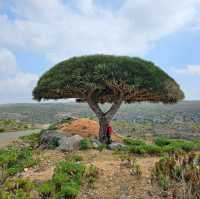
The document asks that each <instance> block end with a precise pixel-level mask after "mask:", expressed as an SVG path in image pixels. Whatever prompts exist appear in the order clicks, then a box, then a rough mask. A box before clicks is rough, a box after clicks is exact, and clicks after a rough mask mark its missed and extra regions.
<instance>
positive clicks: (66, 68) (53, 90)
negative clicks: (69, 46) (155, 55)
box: [33, 55, 184, 142]
mask: <svg viewBox="0 0 200 199" xmlns="http://www.w3.org/2000/svg"><path fill="white" fill-rule="evenodd" d="M33 97H34V99H36V100H38V101H40V100H41V99H68V98H75V99H76V101H77V102H87V103H88V105H89V107H90V108H91V109H92V110H93V111H94V113H95V114H96V116H97V118H98V119H99V124H100V129H99V138H100V141H101V142H106V136H105V132H106V128H107V126H108V124H109V122H110V121H111V120H112V118H113V116H114V115H115V114H116V112H117V110H118V109H119V107H120V105H121V104H122V103H123V102H124V103H134V102H142V101H148V102H163V103H176V102H177V101H179V100H181V99H183V98H184V94H183V92H182V91H181V89H180V87H179V85H178V84H177V83H176V82H175V81H174V80H173V79H172V78H171V77H170V76H168V75H167V74H166V73H165V72H164V71H162V70H161V69H160V68H159V67H157V66H155V65H154V64H153V63H152V62H150V61H145V60H143V59H140V58H133V57H126V56H111V55H91V56H81V57H74V58H71V59H68V60H65V61H63V62H60V63H58V64H57V65H55V66H54V67H53V68H51V69H50V70H49V71H47V72H46V73H45V74H44V75H43V76H42V77H41V78H40V80H39V81H38V83H37V86H36V87H35V89H34V90H33ZM100 103H112V106H111V108H110V109H109V110H108V111H106V112H103V111H102V110H101V108H100V107H99V104H100Z"/></svg>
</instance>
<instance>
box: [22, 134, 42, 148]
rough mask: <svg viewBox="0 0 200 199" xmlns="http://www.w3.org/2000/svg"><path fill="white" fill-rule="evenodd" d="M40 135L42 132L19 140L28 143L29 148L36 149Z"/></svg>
mask: <svg viewBox="0 0 200 199" xmlns="http://www.w3.org/2000/svg"><path fill="white" fill-rule="evenodd" d="M41 134H42V131H41V132H40V133H33V134H31V135H26V136H22V137H20V139H21V140H23V141H24V142H26V143H28V144H29V145H30V147H32V148H37V147H38V146H39V144H40V137H41Z"/></svg>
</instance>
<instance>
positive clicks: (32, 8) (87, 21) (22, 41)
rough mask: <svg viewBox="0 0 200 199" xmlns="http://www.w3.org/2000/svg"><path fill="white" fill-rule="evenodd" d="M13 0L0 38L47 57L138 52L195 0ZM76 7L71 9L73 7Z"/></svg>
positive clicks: (186, 18)
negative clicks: (102, 0) (110, 6)
mask: <svg viewBox="0 0 200 199" xmlns="http://www.w3.org/2000/svg"><path fill="white" fill-rule="evenodd" d="M63 2H64V1H62V0H43V1H41V0H20V1H17V2H16V1H14V0H13V9H12V10H13V11H14V12H15V14H16V15H17V19H16V20H10V19H9V18H8V17H7V16H5V15H4V16H3V15H2V16H0V25H1V31H0V44H2V45H4V46H8V47H12V48H13V47H14V48H17V49H23V50H25V51H27V50H28V51H36V52H39V53H41V54H43V55H45V56H46V57H47V58H48V59H49V60H51V61H52V62H57V61H58V60H59V61H60V60H61V59H63V58H66V57H70V56H75V55H81V54H94V53H109V54H126V55H141V54H143V53H145V52H146V51H147V50H148V49H149V48H151V45H152V43H153V42H155V41H157V40H158V39H160V38H162V37H164V36H166V35H168V34H171V33H173V32H175V31H178V30H180V29H181V28H182V27H184V26H185V25H187V24H188V23H189V22H191V21H192V19H193V18H194V16H195V15H196V13H197V2H199V0H190V1H188V0H176V1H174V0H162V1H157V2H156V3H155V1H154V0H136V1H132V0H125V1H124V3H123V5H122V6H121V8H120V9H118V10H115V11H113V10H112V11H111V10H106V9H103V7H102V6H101V7H98V6H97V4H96V3H95V0H77V1H73V5H74V6H73V8H72V7H70V6H69V5H68V4H67V3H63ZM74 8H75V9H74Z"/></svg>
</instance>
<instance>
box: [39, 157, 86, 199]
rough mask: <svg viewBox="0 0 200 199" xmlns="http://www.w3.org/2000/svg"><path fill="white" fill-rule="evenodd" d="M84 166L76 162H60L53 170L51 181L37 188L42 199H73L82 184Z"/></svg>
mask: <svg viewBox="0 0 200 199" xmlns="http://www.w3.org/2000/svg"><path fill="white" fill-rule="evenodd" d="M84 173H85V166H84V165H82V164H79V163H76V162H66V161H62V162H60V163H59V164H58V166H57V167H56V168H55V170H54V175H53V178H52V180H51V181H48V182H46V183H44V184H43V185H42V186H41V187H40V188H39V193H40V196H41V197H42V199H45V198H48V197H49V198H54V199H60V198H75V197H76V196H77V195H78V193H79V191H80V186H81V184H82V181H83V178H84Z"/></svg>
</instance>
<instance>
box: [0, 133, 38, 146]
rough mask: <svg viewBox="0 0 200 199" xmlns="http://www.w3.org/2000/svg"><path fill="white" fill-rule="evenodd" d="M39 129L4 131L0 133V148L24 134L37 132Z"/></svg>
mask: <svg viewBox="0 0 200 199" xmlns="http://www.w3.org/2000/svg"><path fill="white" fill-rule="evenodd" d="M39 132H40V130H39V129H36V130H27V131H16V132H6V133H0V148H2V147H5V146H6V145H8V144H10V143H11V142H12V141H14V140H16V139H17V138H19V137H21V136H25V135H31V134H32V133H39Z"/></svg>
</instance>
